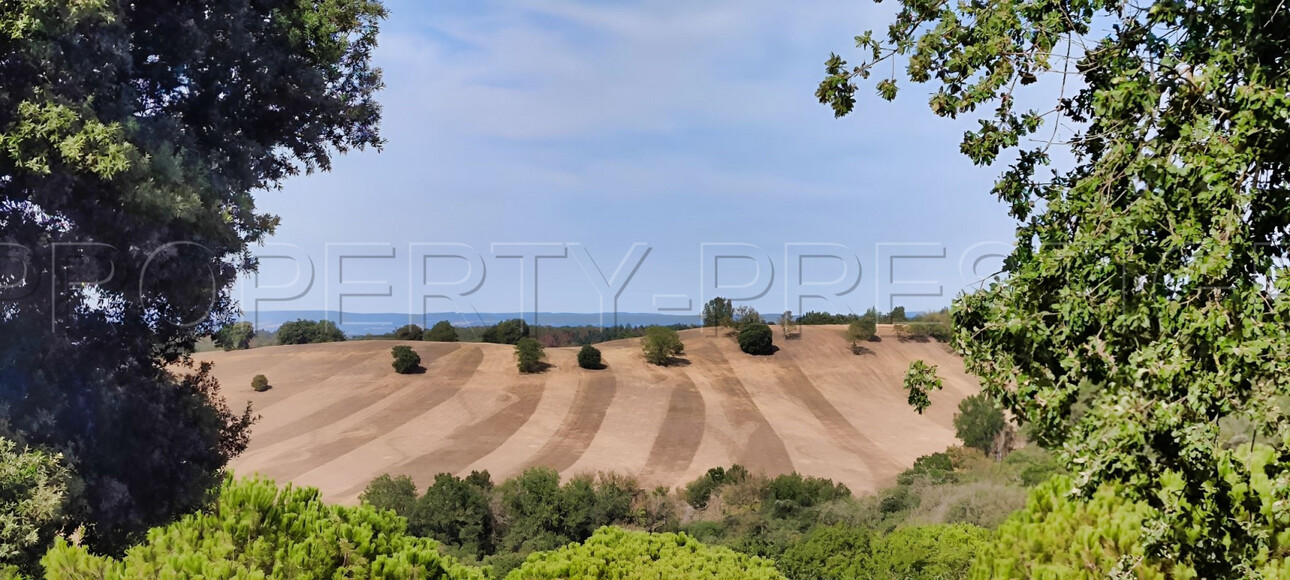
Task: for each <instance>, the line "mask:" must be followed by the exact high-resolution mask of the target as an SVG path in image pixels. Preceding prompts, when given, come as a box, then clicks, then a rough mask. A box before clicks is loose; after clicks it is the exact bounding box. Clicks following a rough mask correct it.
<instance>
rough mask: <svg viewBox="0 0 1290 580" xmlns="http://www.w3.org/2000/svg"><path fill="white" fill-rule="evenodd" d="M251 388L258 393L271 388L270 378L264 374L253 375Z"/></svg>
mask: <svg viewBox="0 0 1290 580" xmlns="http://www.w3.org/2000/svg"><path fill="white" fill-rule="evenodd" d="M251 389H252V390H254V391H255V392H257V393H263V392H264V391H267V390H269V378H268V377H266V376H264V375H255V376H254V377H251Z"/></svg>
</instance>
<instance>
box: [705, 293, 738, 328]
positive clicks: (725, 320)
mask: <svg viewBox="0 0 1290 580" xmlns="http://www.w3.org/2000/svg"><path fill="white" fill-rule="evenodd" d="M734 319H735V307H734V306H733V305H731V304H730V299H728V298H722V297H720V296H718V297H716V298H713V299H712V300H709V301H708V303H707V304H704V305H703V325H704V326H730V323H731V322H733V321H734Z"/></svg>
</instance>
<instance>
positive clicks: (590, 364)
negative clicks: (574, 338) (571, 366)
mask: <svg viewBox="0 0 1290 580" xmlns="http://www.w3.org/2000/svg"><path fill="white" fill-rule="evenodd" d="M578 366H580V367H582V368H584V369H600V368H604V365H603V364H602V363H601V362H600V349H598V348H596V347H594V346H591V345H590V344H587V345H583V347H582V349H580V350H579V351H578Z"/></svg>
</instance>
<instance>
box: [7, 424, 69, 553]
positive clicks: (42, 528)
mask: <svg viewBox="0 0 1290 580" xmlns="http://www.w3.org/2000/svg"><path fill="white" fill-rule="evenodd" d="M68 475H69V474H68V471H67V468H66V467H64V466H63V464H62V457H61V456H60V455H54V454H49V453H45V452H43V451H36V450H31V449H24V448H22V447H20V446H19V445H18V443H17V442H15V441H11V440H9V439H5V438H3V437H0V578H9V577H14V576H16V573H17V572H19V571H24V572H29V573H35V571H36V570H35V564H36V561H37V559H38V558H39V557H40V555H41V554H42V553H44V551H45V549H46V548H47V547H48V546H49V544H50V542H52V541H53V539H54V534H55V532H57V531H58V527H59V524H60V523H61V518H62V515H63V506H64V504H65V503H66V499H67V479H68ZM6 568H8V570H6Z"/></svg>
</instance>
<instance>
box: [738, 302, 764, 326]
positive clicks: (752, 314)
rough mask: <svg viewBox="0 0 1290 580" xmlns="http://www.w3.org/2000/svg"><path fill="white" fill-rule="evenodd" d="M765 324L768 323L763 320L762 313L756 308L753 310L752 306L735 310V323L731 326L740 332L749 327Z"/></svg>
mask: <svg viewBox="0 0 1290 580" xmlns="http://www.w3.org/2000/svg"><path fill="white" fill-rule="evenodd" d="M765 322H766V321H764V320H762V318H761V313H760V312H757V309H756V308H753V307H752V306H740V307H739V308H736V309H735V315H734V322H733V323H732V324H731V326H732V327H733V328H734V329H735V331H736V332H738V331H741V330H743V329H745V328H747V327H748V326H751V325H754V324H764V323H765Z"/></svg>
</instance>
